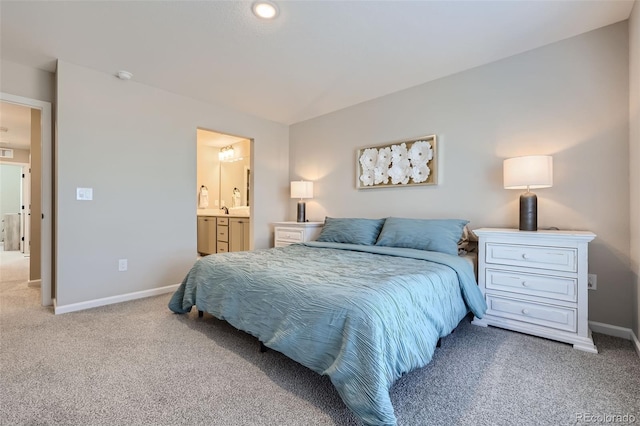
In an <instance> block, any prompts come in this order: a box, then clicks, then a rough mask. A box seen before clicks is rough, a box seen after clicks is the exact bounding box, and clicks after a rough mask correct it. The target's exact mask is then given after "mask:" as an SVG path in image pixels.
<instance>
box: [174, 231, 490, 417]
mask: <svg viewBox="0 0 640 426" xmlns="http://www.w3.org/2000/svg"><path fill="white" fill-rule="evenodd" d="M194 305H196V306H197V308H198V309H199V310H201V311H205V312H208V313H210V314H212V315H214V316H215V317H217V318H220V319H223V320H226V321H227V322H229V323H230V324H231V325H233V326H234V327H236V328H238V329H240V330H243V331H246V332H248V333H250V334H252V335H254V336H256V337H257V338H258V339H259V340H260V341H262V342H263V343H264V344H265V345H266V346H268V347H270V348H272V349H274V350H276V351H279V352H282V353H283V354H285V355H286V356H288V357H289V358H291V359H293V360H295V361H297V362H299V363H300V364H302V365H304V366H306V367H308V368H310V369H312V370H314V371H316V372H317V373H319V374H326V375H328V376H329V377H330V379H331V382H332V383H333V385H334V386H335V387H336V389H337V390H338V393H339V394H340V396H341V397H342V400H343V401H344V402H345V404H346V405H347V406H348V407H349V409H351V410H352V411H353V412H354V413H355V414H356V415H357V416H358V417H359V418H360V419H361V420H362V422H363V423H365V424H367V425H394V424H396V418H395V416H394V413H393V407H392V406H391V400H390V398H389V388H390V387H391V385H392V384H393V383H394V381H396V380H397V379H398V378H399V377H400V376H401V375H402V374H404V373H407V372H409V371H411V370H413V369H416V368H419V367H423V366H425V365H426V364H427V363H428V362H429V361H430V360H431V357H432V355H433V352H434V350H435V347H436V343H437V341H438V339H439V338H440V337H444V336H446V335H448V334H449V333H451V331H452V330H453V329H454V328H455V327H456V326H457V324H458V323H459V322H460V320H461V319H462V318H463V317H464V316H465V315H466V314H467V313H468V312H469V310H471V311H472V312H473V313H474V315H476V316H477V317H479V318H481V317H482V316H483V315H484V312H485V310H486V305H485V302H484V299H483V297H482V294H481V293H480V290H479V289H478V286H477V285H476V282H475V277H474V274H473V270H472V267H471V265H470V264H469V263H468V262H467V261H465V260H464V259H461V258H459V257H457V256H451V255H448V254H443V253H436V252H428V251H421V250H413V249H400V248H390V247H378V246H356V245H348V244H336V243H320V242H313V243H305V244H304V245H303V244H295V245H291V246H287V247H282V248H273V249H267V250H256V251H252V252H235V253H225V254H216V255H212V256H207V257H204V258H202V259H200V260H198V261H197V262H196V264H195V265H194V266H193V267H192V269H191V270H190V271H189V273H188V274H187V276H186V277H185V279H184V281H183V282H182V284H181V285H180V287H179V288H178V290H177V291H176V292H175V294H174V295H173V297H172V298H171V301H170V302H169V308H170V309H171V310H172V311H174V312H177V313H186V312H189V311H190V310H191V308H192V306H194Z"/></svg>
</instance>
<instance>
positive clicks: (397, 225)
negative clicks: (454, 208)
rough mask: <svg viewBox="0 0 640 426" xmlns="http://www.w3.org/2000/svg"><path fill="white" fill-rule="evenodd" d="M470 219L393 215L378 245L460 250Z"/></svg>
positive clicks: (386, 222) (432, 249) (456, 252)
mask: <svg viewBox="0 0 640 426" xmlns="http://www.w3.org/2000/svg"><path fill="white" fill-rule="evenodd" d="M467 223H469V221H468V220H461V219H404V218H398V217H389V218H387V220H386V221H385V222H384V226H383V227H382V231H380V236H379V237H378V241H376V245H377V246H387V247H403V248H412V249H418V250H428V251H439V252H442V253H448V254H453V255H457V254H458V241H460V237H461V236H462V230H463V229H464V226H465V225H466V224H467Z"/></svg>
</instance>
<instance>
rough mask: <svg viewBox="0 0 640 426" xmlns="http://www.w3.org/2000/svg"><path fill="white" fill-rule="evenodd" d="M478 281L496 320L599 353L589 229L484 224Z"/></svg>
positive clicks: (490, 320)
mask: <svg viewBox="0 0 640 426" xmlns="http://www.w3.org/2000/svg"><path fill="white" fill-rule="evenodd" d="M473 232H474V233H475V234H476V235H478V237H479V242H478V252H479V256H478V285H479V286H480V290H481V291H482V294H484V297H485V300H486V302H487V313H486V314H485V316H484V318H482V319H478V318H474V320H473V324H476V325H480V326H485V327H486V326H487V325H493V326H496V327H501V328H506V329H509V330H514V331H519V332H522V333H528V334H533V335H536V336H540V337H545V338H547V339H553V340H558V341H561V342H566V343H571V344H573V347H574V348H575V349H580V350H583V351H587V352H593V353H597V352H598V350H597V349H596V347H595V345H594V344H593V339H592V338H591V330H589V323H588V306H589V305H588V295H587V292H588V290H587V281H588V245H589V242H590V241H591V240H593V239H594V238H595V234H593V233H591V232H585V231H537V232H527V231H518V230H516V229H492V228H481V229H476V230H474V231H473Z"/></svg>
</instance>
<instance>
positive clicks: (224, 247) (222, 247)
mask: <svg viewBox="0 0 640 426" xmlns="http://www.w3.org/2000/svg"><path fill="white" fill-rule="evenodd" d="M217 248H218V249H217V250H216V253H226V252H228V251H229V243H223V242H221V241H218V247H217Z"/></svg>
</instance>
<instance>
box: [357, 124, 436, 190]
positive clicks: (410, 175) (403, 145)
mask: <svg viewBox="0 0 640 426" xmlns="http://www.w3.org/2000/svg"><path fill="white" fill-rule="evenodd" d="M437 154H438V151H437V141H436V136H435V135H431V136H424V137H421V138H416V139H409V140H404V141H399V142H394V143H390V144H386V145H378V146H372V147H367V148H360V149H358V151H357V155H356V156H357V164H356V171H357V177H356V187H357V188H358V189H369V188H390V187H404V186H417V185H437V184H438V167H437V166H438V159H437Z"/></svg>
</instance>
